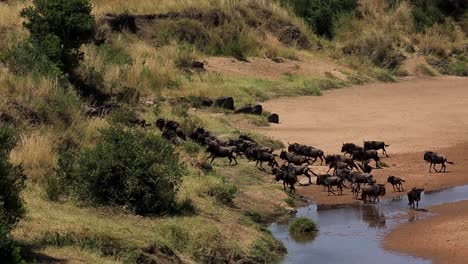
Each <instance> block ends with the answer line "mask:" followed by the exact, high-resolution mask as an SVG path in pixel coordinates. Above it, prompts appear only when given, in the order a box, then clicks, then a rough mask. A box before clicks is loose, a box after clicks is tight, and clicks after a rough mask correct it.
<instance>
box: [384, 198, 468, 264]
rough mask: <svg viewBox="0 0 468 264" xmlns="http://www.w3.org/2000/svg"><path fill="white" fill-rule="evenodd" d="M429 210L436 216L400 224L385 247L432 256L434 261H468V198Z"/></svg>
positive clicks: (454, 262) (421, 255)
mask: <svg viewBox="0 0 468 264" xmlns="http://www.w3.org/2000/svg"><path fill="white" fill-rule="evenodd" d="M429 211H430V212H432V213H436V216H433V217H430V218H428V219H425V220H422V221H416V222H412V223H408V224H404V225H402V226H400V227H399V228H398V229H396V230H395V231H393V232H392V233H391V234H390V235H389V236H387V237H386V239H385V244H384V246H385V248H386V249H388V250H394V251H399V252H405V253H408V254H411V255H416V256H419V257H424V258H429V259H432V260H433V261H434V263H441V264H442V263H451V264H456V263H460V264H463V263H467V262H468V261H467V260H468V250H467V249H468V241H467V238H468V201H462V202H457V203H451V204H445V205H440V206H435V207H432V208H429ZM411 213H412V214H417V213H418V212H411ZM425 241H426V243H425Z"/></svg>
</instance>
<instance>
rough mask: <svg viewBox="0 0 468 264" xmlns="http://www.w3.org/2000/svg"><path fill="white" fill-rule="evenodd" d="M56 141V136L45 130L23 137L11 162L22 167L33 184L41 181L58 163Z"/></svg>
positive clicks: (15, 149)
mask: <svg viewBox="0 0 468 264" xmlns="http://www.w3.org/2000/svg"><path fill="white" fill-rule="evenodd" d="M55 139H56V135H54V134H53V133H51V132H49V131H47V130H45V129H44V130H35V131H33V132H31V133H27V134H23V135H21V136H20V138H19V142H18V145H17V146H16V147H15V148H14V149H13V150H12V152H11V154H10V159H11V162H12V163H13V164H17V165H22V166H23V168H24V170H25V173H26V175H27V176H28V178H29V179H30V180H32V181H33V182H37V181H40V180H41V178H42V177H43V176H45V175H47V174H49V173H51V172H52V171H53V168H54V165H55V162H56V150H55V149H54V146H55Z"/></svg>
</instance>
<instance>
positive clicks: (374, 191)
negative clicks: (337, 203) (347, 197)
mask: <svg viewBox="0 0 468 264" xmlns="http://www.w3.org/2000/svg"><path fill="white" fill-rule="evenodd" d="M384 195H385V184H377V185H366V186H363V187H362V188H361V199H362V201H364V203H366V202H367V197H369V202H371V198H374V199H373V202H374V203H375V201H376V200H377V202H380V200H379V196H384Z"/></svg>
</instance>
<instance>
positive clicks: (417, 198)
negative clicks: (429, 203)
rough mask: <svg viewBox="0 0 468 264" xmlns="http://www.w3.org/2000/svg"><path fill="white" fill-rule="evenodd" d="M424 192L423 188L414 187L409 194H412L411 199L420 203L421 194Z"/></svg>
mask: <svg viewBox="0 0 468 264" xmlns="http://www.w3.org/2000/svg"><path fill="white" fill-rule="evenodd" d="M423 191H424V188H416V187H414V188H413V189H412V190H411V192H412V193H413V199H414V200H415V201H421V193H422V192H423Z"/></svg>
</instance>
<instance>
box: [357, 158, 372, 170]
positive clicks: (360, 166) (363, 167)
mask: <svg viewBox="0 0 468 264" xmlns="http://www.w3.org/2000/svg"><path fill="white" fill-rule="evenodd" d="M369 162H370V161H364V164H363V165H361V164H359V165H358V166H359V168H361V170H362V172H364V173H371V172H372V167H371V166H369Z"/></svg>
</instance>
